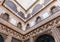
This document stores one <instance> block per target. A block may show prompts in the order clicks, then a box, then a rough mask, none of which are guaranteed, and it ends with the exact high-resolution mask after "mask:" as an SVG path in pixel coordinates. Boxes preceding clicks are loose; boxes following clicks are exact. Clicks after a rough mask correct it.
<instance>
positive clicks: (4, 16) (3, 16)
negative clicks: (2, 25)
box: [1, 13, 9, 21]
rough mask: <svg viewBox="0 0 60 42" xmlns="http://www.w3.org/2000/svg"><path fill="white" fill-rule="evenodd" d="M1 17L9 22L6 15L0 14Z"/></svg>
mask: <svg viewBox="0 0 60 42" xmlns="http://www.w3.org/2000/svg"><path fill="white" fill-rule="evenodd" d="M1 17H2V18H3V19H4V20H6V21H9V15H8V14H7V13H4V14H1Z"/></svg>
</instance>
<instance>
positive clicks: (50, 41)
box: [35, 34, 55, 42]
mask: <svg viewBox="0 0 60 42" xmlns="http://www.w3.org/2000/svg"><path fill="white" fill-rule="evenodd" d="M35 42H55V40H54V38H53V37H52V36H51V35H48V34H44V35H41V36H39V37H38V38H37V39H36V41H35Z"/></svg>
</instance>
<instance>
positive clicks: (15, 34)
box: [0, 16, 60, 40]
mask: <svg viewBox="0 0 60 42" xmlns="http://www.w3.org/2000/svg"><path fill="white" fill-rule="evenodd" d="M59 21H60V16H59V17H57V18H55V19H53V20H51V21H49V22H48V23H46V24H44V25H42V26H40V27H38V28H36V29H34V30H32V31H31V32H29V33H27V34H25V35H22V34H20V33H18V32H17V31H14V30H12V29H10V28H9V27H7V26H5V25H3V24H0V29H1V30H2V31H4V32H6V33H7V34H9V35H12V36H13V37H16V38H19V39H23V40H25V39H28V38H30V37H31V36H32V37H33V36H36V35H37V34H39V33H41V32H43V31H46V30H48V28H49V27H50V26H53V25H54V24H57V23H59Z"/></svg>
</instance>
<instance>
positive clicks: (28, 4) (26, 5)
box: [16, 0, 39, 11]
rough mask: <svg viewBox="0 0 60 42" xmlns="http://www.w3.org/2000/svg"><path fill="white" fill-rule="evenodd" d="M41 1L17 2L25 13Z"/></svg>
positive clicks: (23, 0)
mask: <svg viewBox="0 0 60 42" xmlns="http://www.w3.org/2000/svg"><path fill="white" fill-rule="evenodd" d="M37 1H39V0H16V2H17V3H19V5H20V6H21V8H23V9H24V10H25V11H27V10H29V9H30V8H31V7H32V6H33V5H34V4H35V3H36V2H37Z"/></svg>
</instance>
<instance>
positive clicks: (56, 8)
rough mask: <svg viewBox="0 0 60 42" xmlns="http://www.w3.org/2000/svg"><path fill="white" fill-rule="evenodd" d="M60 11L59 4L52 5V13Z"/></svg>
mask: <svg viewBox="0 0 60 42" xmlns="http://www.w3.org/2000/svg"><path fill="white" fill-rule="evenodd" d="M58 11H60V7H59V6H53V7H51V13H52V14H54V13H56V12H58Z"/></svg>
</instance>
